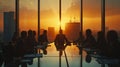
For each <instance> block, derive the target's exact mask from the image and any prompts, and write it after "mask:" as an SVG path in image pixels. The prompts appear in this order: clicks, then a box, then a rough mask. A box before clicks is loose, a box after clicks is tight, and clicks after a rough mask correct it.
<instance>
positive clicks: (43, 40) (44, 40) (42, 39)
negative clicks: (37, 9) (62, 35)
mask: <svg viewBox="0 0 120 67" xmlns="http://www.w3.org/2000/svg"><path fill="white" fill-rule="evenodd" d="M38 41H39V44H40V45H42V46H43V47H42V50H43V53H44V54H45V55H46V54H47V51H46V49H47V46H48V43H49V41H48V38H47V30H44V31H43V34H42V35H40V36H39V38H38Z"/></svg>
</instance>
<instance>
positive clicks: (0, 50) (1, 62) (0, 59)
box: [0, 42, 4, 67]
mask: <svg viewBox="0 0 120 67" xmlns="http://www.w3.org/2000/svg"><path fill="white" fill-rule="evenodd" d="M2 45H3V43H2V42H0V67H2V64H3V62H4V59H3V52H2V51H3V46H2Z"/></svg>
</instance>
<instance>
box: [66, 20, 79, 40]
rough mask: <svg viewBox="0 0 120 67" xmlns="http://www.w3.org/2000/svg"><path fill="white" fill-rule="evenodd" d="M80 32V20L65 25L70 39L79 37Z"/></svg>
mask: <svg viewBox="0 0 120 67" xmlns="http://www.w3.org/2000/svg"><path fill="white" fill-rule="evenodd" d="M79 33H80V22H70V23H66V25H65V34H66V37H67V38H68V40H70V41H74V40H76V39H78V37H79Z"/></svg>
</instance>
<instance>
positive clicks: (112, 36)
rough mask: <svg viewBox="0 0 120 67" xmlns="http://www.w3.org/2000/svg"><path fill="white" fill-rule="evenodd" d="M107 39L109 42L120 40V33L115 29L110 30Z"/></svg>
mask: <svg viewBox="0 0 120 67" xmlns="http://www.w3.org/2000/svg"><path fill="white" fill-rule="evenodd" d="M107 40H108V41H109V42H113V41H118V34H117V32H116V31H115V30H110V31H108V32H107Z"/></svg>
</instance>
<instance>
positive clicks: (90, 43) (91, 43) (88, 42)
mask: <svg viewBox="0 0 120 67" xmlns="http://www.w3.org/2000/svg"><path fill="white" fill-rule="evenodd" d="M83 47H86V48H95V47H96V40H95V38H94V36H93V35H92V31H91V29H87V30H86V38H85V40H84V41H83Z"/></svg>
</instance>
